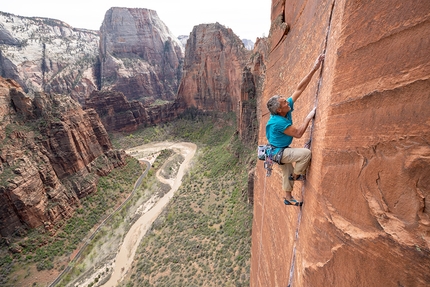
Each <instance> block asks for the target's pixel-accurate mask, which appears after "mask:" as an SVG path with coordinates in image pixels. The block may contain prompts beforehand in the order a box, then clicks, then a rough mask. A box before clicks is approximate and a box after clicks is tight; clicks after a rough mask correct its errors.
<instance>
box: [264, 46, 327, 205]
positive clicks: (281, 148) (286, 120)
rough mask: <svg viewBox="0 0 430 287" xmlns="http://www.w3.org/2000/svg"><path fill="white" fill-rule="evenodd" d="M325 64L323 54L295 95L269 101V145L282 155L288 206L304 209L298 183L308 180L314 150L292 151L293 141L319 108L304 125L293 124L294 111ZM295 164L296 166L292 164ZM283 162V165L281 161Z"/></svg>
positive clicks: (277, 97)
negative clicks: (297, 197) (294, 193)
mask: <svg viewBox="0 0 430 287" xmlns="http://www.w3.org/2000/svg"><path fill="white" fill-rule="evenodd" d="M322 61H324V54H321V55H320V56H319V57H318V58H317V60H316V61H315V64H314V65H313V67H312V70H311V71H310V72H309V73H308V74H307V75H306V76H305V77H304V78H303V79H302V81H301V82H300V83H299V85H298V86H297V88H296V90H295V91H294V93H293V94H292V95H291V97H289V98H288V99H285V98H284V97H281V96H279V95H275V96H272V97H271V98H270V99H269V100H268V101H267V108H268V109H269V112H270V114H271V115H270V119H269V121H268V122H267V124H266V137H267V140H268V141H269V144H270V145H271V146H273V147H275V148H276V149H275V153H278V152H279V153H282V157H281V160H280V167H281V169H282V189H283V190H284V191H285V199H284V203H285V204H286V205H295V206H301V205H302V204H303V202H299V201H297V200H295V199H294V197H293V196H292V194H291V192H292V191H293V185H294V181H298V180H300V181H303V180H305V177H306V169H307V167H308V166H309V162H310V159H311V151H310V150H309V149H307V148H290V147H289V146H290V144H291V142H292V141H293V138H301V137H302V136H303V134H304V132H305V131H306V129H307V127H308V125H309V123H310V121H311V120H312V118H313V117H314V116H315V110H316V108H313V109H312V111H311V112H310V113H309V114H308V115H307V116H306V118H305V120H304V121H303V123H302V124H300V125H295V124H293V118H292V111H293V110H294V103H295V102H296V101H297V99H298V98H299V97H300V95H301V94H302V93H303V91H304V90H305V88H306V87H307V86H308V84H309V82H310V81H311V79H312V76H313V75H314V73H315V72H316V71H317V70H318V69H319V67H320V66H321V63H322ZM293 162H294V163H295V166H294V167H293V165H292V163H293ZM278 163H279V162H278Z"/></svg>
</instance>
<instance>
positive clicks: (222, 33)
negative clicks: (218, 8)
mask: <svg viewBox="0 0 430 287" xmlns="http://www.w3.org/2000/svg"><path fill="white" fill-rule="evenodd" d="M249 53H250V52H249V51H247V50H246V49H245V47H244V45H243V43H242V41H241V40H240V39H239V38H238V37H237V36H236V35H235V34H234V33H233V31H232V30H231V29H227V28H225V27H224V26H223V25H221V24H219V23H215V24H200V25H198V26H195V27H194V29H193V31H192V32H191V34H190V38H189V39H188V42H187V46H186V51H185V59H184V75H183V77H182V80H181V83H180V86H179V90H178V102H179V103H180V104H181V105H182V106H183V107H195V108H198V109H200V110H205V111H220V112H229V111H237V110H238V103H239V99H240V94H241V82H242V71H243V68H244V67H245V64H246V62H247V59H248V57H249Z"/></svg>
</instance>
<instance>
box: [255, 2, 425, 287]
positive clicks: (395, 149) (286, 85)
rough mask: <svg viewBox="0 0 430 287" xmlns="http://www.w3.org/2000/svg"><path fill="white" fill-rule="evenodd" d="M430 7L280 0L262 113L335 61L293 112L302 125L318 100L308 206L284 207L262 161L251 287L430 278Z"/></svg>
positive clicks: (413, 282)
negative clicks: (318, 63)
mask: <svg viewBox="0 0 430 287" xmlns="http://www.w3.org/2000/svg"><path fill="white" fill-rule="evenodd" d="M332 12H333V13H332ZM429 13H430V6H429V5H428V2H426V1H407V2H405V1H397V0H395V1H390V2H374V1H373V2H372V1H345V0H343V1H336V2H332V1H318V2H317V1H281V0H279V1H272V30H273V33H272V31H271V33H270V37H272V38H270V39H269V42H270V48H269V57H268V58H269V61H268V64H267V66H268V67H270V68H268V69H267V72H266V82H265V88H264V93H263V101H262V103H261V106H260V109H261V110H262V111H263V112H266V111H267V109H266V106H265V103H266V101H267V100H268V99H269V97H271V96H272V95H273V94H282V95H285V96H289V95H291V93H292V92H293V91H294V89H295V87H296V86H297V84H298V82H299V81H300V80H301V78H302V77H303V76H304V75H305V74H306V73H307V72H308V71H309V69H310V68H311V66H312V64H313V62H314V60H315V59H316V58H317V55H318V54H320V53H321V52H323V51H326V60H325V62H324V65H323V70H322V71H323V72H322V74H321V77H320V74H319V72H317V74H316V75H315V76H314V79H313V80H312V82H311V83H310V85H309V86H308V88H307V90H306V91H305V93H304V94H303V95H302V96H301V98H300V99H299V101H298V102H297V104H296V106H295V112H294V120H295V122H296V123H301V122H302V120H303V119H304V117H305V116H306V114H307V113H308V112H309V111H310V110H311V108H312V107H313V106H314V105H317V114H316V119H315V123H314V125H313V133H312V148H311V149H312V164H311V167H310V170H309V172H308V180H307V181H306V182H305V183H304V184H301V183H296V184H295V189H294V192H293V195H294V196H295V197H296V198H299V199H303V200H304V205H303V207H302V208H301V209H299V208H295V207H289V206H285V205H284V204H283V199H282V197H283V193H282V188H281V172H280V170H279V168H278V167H276V166H275V169H274V171H273V173H272V176H271V177H269V178H266V177H265V170H264V169H263V164H262V163H261V162H260V163H258V165H257V171H256V180H255V182H254V184H255V194H254V222H253V229H252V230H253V234H252V266H251V286H287V285H289V284H290V286H323V285H324V286H428V285H429V284H430V277H429V274H430V259H429V258H430V249H429V248H430V244H429V243H430V233H429V230H430V218H429V216H430V210H429V208H428V206H429V198H430V182H429V179H430V144H429V143H430V121H429V112H428V111H429V110H430V93H429V88H430V76H429V75H430V64H429V63H430V53H429V52H428V51H429V47H430V38H429V37H428V34H429V31H430V21H429V17H428V15H429ZM331 15H332V16H331ZM287 24H288V25H289V32H288V33H287V34H286V35H282V34H283V32H282V30H283V29H284V28H285V27H287ZM282 27H284V28H282ZM284 31H285V29H284ZM326 41H327V42H326ZM319 80H320V88H318V81H319ZM267 120H268V117H262V120H261V123H260V132H259V143H266V138H265V124H266V122H267ZM309 131H310V129H309V130H308V133H307V134H305V135H304V136H303V138H302V139H300V140H298V139H295V140H294V141H293V146H296V147H302V146H303V143H304V142H305V141H306V140H307V139H308V138H309V137H310V133H309Z"/></svg>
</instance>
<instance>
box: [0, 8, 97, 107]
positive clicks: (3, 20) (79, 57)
mask: <svg viewBox="0 0 430 287" xmlns="http://www.w3.org/2000/svg"><path fill="white" fill-rule="evenodd" d="M98 54H99V35H98V33H97V31H91V30H84V29H76V28H73V27H70V26H69V25H68V24H66V23H64V22H61V21H59V20H55V19H48V18H36V17H34V18H28V17H20V16H15V15H12V14H8V13H3V12H0V76H2V77H4V78H10V79H13V80H15V81H16V82H17V83H18V84H19V85H20V86H21V87H22V88H23V89H24V91H25V92H42V91H43V92H48V93H58V94H67V95H69V96H70V97H72V98H73V99H75V100H78V101H82V100H83V99H85V97H87V96H88V95H89V94H90V93H91V92H92V91H93V90H95V89H96V88H97V84H96V76H97V73H96V71H97V61H98Z"/></svg>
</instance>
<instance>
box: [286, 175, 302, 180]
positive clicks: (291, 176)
mask: <svg viewBox="0 0 430 287" xmlns="http://www.w3.org/2000/svg"><path fill="white" fill-rule="evenodd" d="M288 179H289V180H294V181H304V180H306V175H304V174H299V176H298V177H296V178H294V176H293V175H292V174H290V176H289V177H288Z"/></svg>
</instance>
